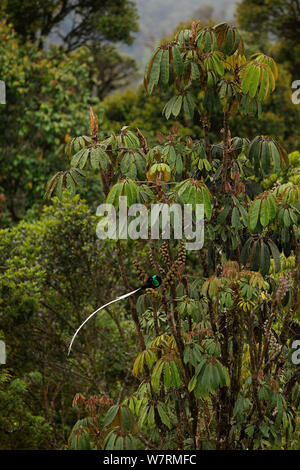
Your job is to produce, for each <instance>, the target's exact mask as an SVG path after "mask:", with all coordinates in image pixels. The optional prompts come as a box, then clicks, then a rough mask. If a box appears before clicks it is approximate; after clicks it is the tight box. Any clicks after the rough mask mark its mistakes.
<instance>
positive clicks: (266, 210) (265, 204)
mask: <svg viewBox="0 0 300 470" xmlns="http://www.w3.org/2000/svg"><path fill="white" fill-rule="evenodd" d="M269 222H270V206H269V201H268V199H263V200H262V201H261V210H260V223H261V225H262V226H263V227H266V226H267V225H268V223H269Z"/></svg>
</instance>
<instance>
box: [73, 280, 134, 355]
mask: <svg viewBox="0 0 300 470" xmlns="http://www.w3.org/2000/svg"><path fill="white" fill-rule="evenodd" d="M139 290H141V287H139V288H138V289H135V290H133V291H132V292H128V294H124V295H121V296H120V297H117V298H116V299H114V300H111V301H110V302H108V303H107V304H105V305H102V306H101V307H99V308H97V310H95V311H94V312H93V313H91V314H90V315H89V316H88V317H87V318H86V319H85V320H84V322H83V323H81V325H80V327H79V328H77V330H76V331H75V334H74V336H73V338H72V340H71V343H70V346H69V349H68V356H69V354H70V352H71V348H72V344H73V342H74V339H75V338H76V336H77V334H78V333H79V331H80V330H81V328H82V327H83V325H85V324H86V323H87V322H88V321H89V319H90V318H92V317H93V316H94V315H96V313H98V312H100V310H103V309H104V308H105V307H108V305H110V304H113V303H114V302H118V301H119V300H122V299H126V297H129V296H130V295H133V294H135V293H136V292H138V291H139Z"/></svg>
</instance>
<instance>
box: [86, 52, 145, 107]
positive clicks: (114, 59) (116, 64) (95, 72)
mask: <svg viewBox="0 0 300 470" xmlns="http://www.w3.org/2000/svg"><path fill="white" fill-rule="evenodd" d="M88 49H89V53H90V57H91V60H90V61H89V74H90V77H91V83H90V85H89V88H90V89H91V91H92V95H93V96H97V97H98V98H99V99H100V100H103V99H104V98H105V97H106V96H108V95H110V94H111V93H112V92H113V91H115V90H120V89H122V88H125V87H127V86H128V85H130V84H131V83H132V82H133V80H134V78H135V76H137V65H136V62H135V60H134V59H132V58H131V57H129V56H124V55H121V54H119V52H118V51H117V49H116V48H115V47H113V46H110V45H106V46H103V47H102V46H99V45H98V44H93V45H90V46H89V48H88Z"/></svg>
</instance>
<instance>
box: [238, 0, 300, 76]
mask: <svg viewBox="0 0 300 470" xmlns="http://www.w3.org/2000/svg"><path fill="white" fill-rule="evenodd" d="M237 20H238V22H239V24H240V25H241V28H243V29H244V30H245V31H249V32H251V33H252V34H253V35H254V37H257V36H259V35H260V34H261V32H262V31H263V32H264V33H265V36H266V37H267V38H268V37H269V38H270V36H272V37H273V38H276V39H277V41H278V42H279V47H277V51H276V50H275V53H276V56H277V58H278V60H279V61H280V62H284V63H287V64H288V68H289V71H290V72H291V73H292V75H293V76H294V77H295V79H296V77H297V73H298V70H299V63H300V53H299V29H300V1H299V0H272V1H268V0H263V1H261V0H250V1H248V0H247V1H242V2H240V3H239V4H238V6H237Z"/></svg>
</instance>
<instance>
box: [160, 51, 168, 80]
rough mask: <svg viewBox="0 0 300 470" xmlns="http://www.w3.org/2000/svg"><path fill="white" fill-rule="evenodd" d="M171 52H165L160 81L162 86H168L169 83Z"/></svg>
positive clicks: (162, 59)
mask: <svg viewBox="0 0 300 470" xmlns="http://www.w3.org/2000/svg"><path fill="white" fill-rule="evenodd" d="M169 75H170V70H169V50H168V49H166V50H164V51H163V55H162V58H161V64H160V81H161V84H162V85H167V84H168V83H169Z"/></svg>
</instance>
